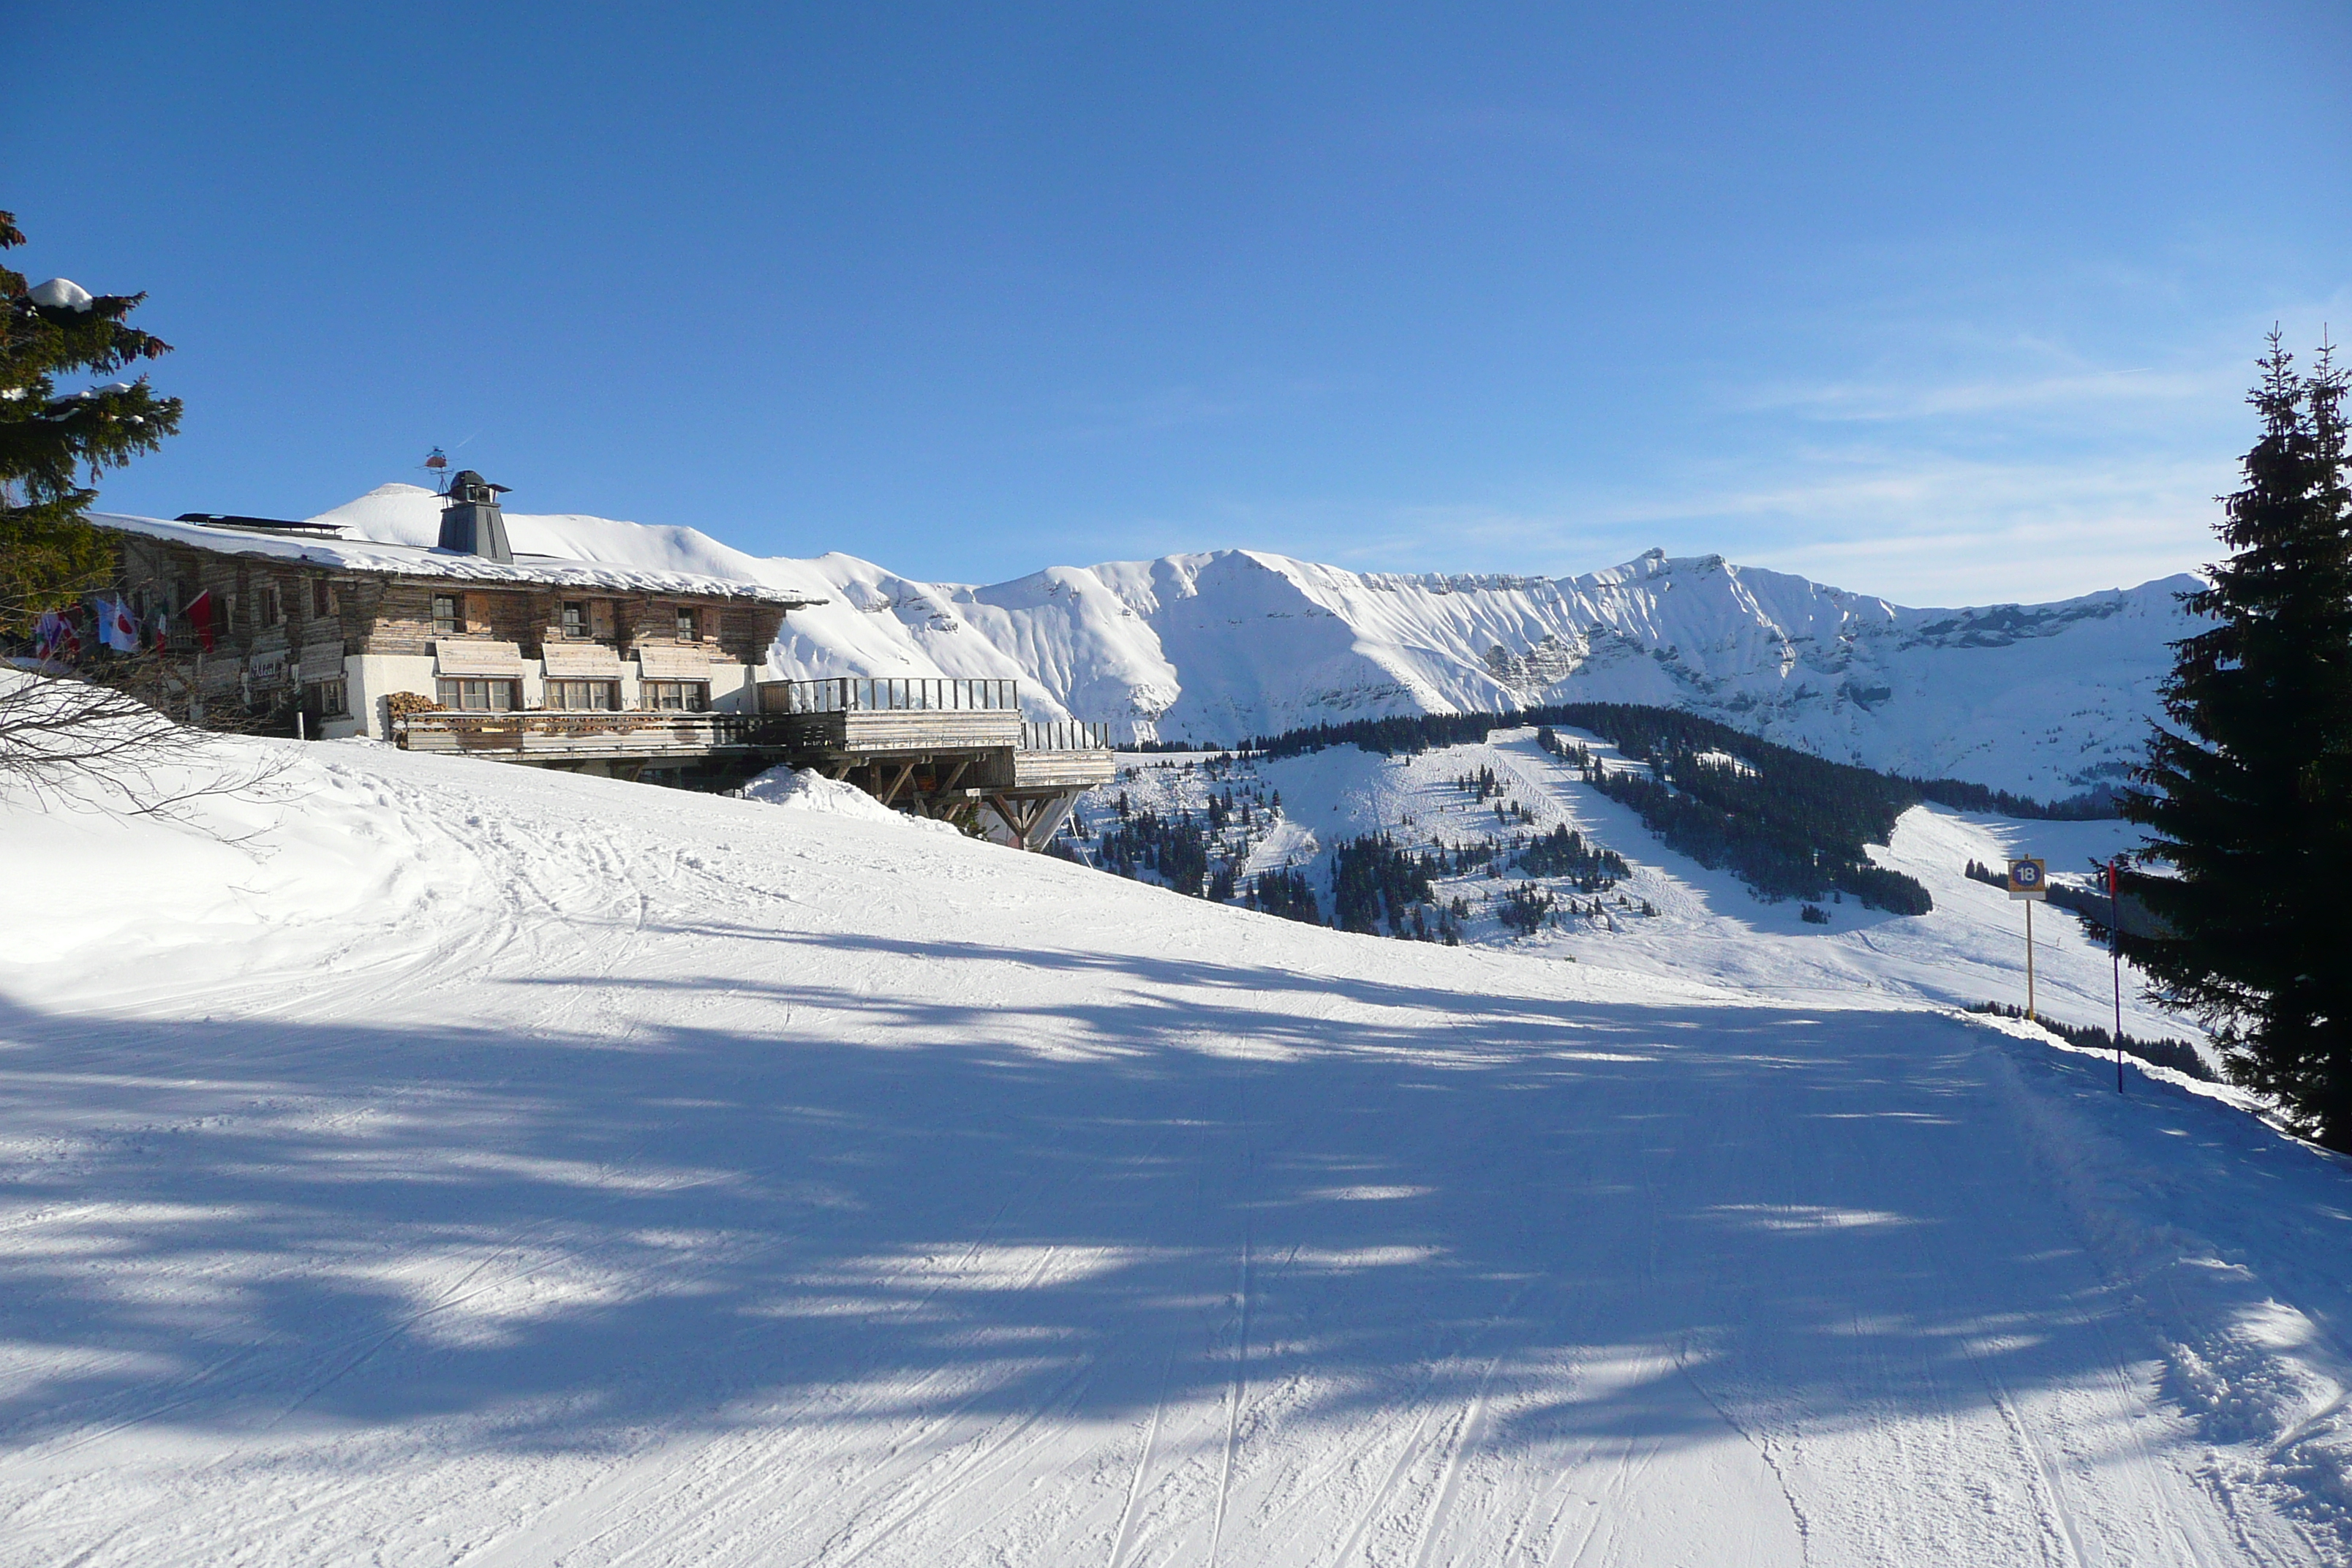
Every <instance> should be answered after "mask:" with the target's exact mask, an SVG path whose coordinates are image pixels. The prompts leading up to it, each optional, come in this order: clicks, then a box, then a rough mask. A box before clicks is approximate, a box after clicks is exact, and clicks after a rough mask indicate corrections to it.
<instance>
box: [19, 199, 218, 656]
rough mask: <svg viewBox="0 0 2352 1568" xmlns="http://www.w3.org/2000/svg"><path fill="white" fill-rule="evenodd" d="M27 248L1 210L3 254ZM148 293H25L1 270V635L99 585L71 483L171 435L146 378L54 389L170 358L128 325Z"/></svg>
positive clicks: (82, 499) (85, 499)
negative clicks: (64, 381) (65, 380)
mask: <svg viewBox="0 0 2352 1568" xmlns="http://www.w3.org/2000/svg"><path fill="white" fill-rule="evenodd" d="M24 243H25V236H24V232H23V231H22V230H21V229H19V228H18V227H17V226H16V216H15V215H14V214H12V213H6V212H0V249H5V248H13V247H17V246H21V245H23V244H24ZM146 297H147V296H146V295H144V294H92V293H90V292H89V290H88V289H83V288H81V287H80V286H79V284H76V283H73V282H70V281H68V280H67V279H62V278H53V279H49V280H48V281H47V282H46V283H42V284H39V285H37V286H32V287H28V286H27V285H26V281H25V277H24V275H23V274H22V273H20V272H15V271H11V270H10V269H9V268H5V267H0V300H5V304H6V310H7V326H6V329H5V332H6V336H5V342H0V633H7V632H18V633H21V632H23V631H25V630H26V628H27V627H28V626H29V625H30V624H31V622H32V621H33V620H35V619H36V618H37V617H38V616H40V615H41V614H42V613H43V612H44V611H47V610H52V609H56V608H58V606H60V605H67V604H70V603H71V602H72V601H73V600H74V599H75V598H76V597H77V596H79V595H83V594H87V593H89V592H90V591H91V590H92V589H94V588H97V587H99V586H101V585H103V584H105V582H106V581H107V578H108V574H109V569H110V564H111V551H110V547H109V546H108V544H107V542H106V541H105V539H104V538H103V536H102V535H100V533H99V531H97V530H96V529H93V528H91V527H90V526H89V524H88V523H87V522H85V521H82V519H83V514H84V513H86V512H87V511H88V510H89V505H90V503H91V502H92V501H93V500H97V499H98V493H97V492H96V491H95V490H92V489H87V488H84V487H83V486H82V485H81V484H80V483H79V482H78V481H79V479H80V478H81V477H82V476H84V475H94V474H96V473H97V472H98V471H99V470H100V469H103V468H119V467H121V465H122V464H124V463H126V462H128V461H129V460H130V459H131V458H133V457H135V456H137V455H138V454H140V453H142V452H152V451H154V450H155V449H156V448H157V447H161V446H162V445H163V438H164V437H167V436H170V435H172V434H173V432H174V431H176V430H177V429H178V428H179V425H180V400H179V399H178V398H176V397H158V396H156V395H155V394H154V392H153V390H152V389H151V388H150V387H149V386H148V384H147V382H146V379H145V378H144V377H142V378H140V379H139V380H137V381H131V382H122V381H117V382H110V383H107V384H104V385H100V386H92V387H84V388H81V389H79V390H77V391H72V392H66V393H59V392H58V388H57V378H58V376H60V375H69V374H76V373H79V374H89V375H115V374H121V372H123V371H125V370H128V369H129V368H131V366H132V365H134V364H136V363H138V362H140V361H142V360H152V359H154V358H157V357H158V356H160V355H163V354H166V353H170V352H171V347H172V345H171V344H169V343H167V342H163V340H162V339H161V338H158V337H155V336H154V335H152V333H148V332H143V331H140V330H139V329H138V328H136V327H133V326H131V325H130V323H129V321H128V317H129V316H130V314H131V311H133V310H137V309H138V308H139V305H140V303H141V301H142V300H145V299H146Z"/></svg>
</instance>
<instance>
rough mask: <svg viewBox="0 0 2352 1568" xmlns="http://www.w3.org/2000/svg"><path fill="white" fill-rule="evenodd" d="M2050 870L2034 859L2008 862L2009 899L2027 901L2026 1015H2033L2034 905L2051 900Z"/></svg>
mask: <svg viewBox="0 0 2352 1568" xmlns="http://www.w3.org/2000/svg"><path fill="white" fill-rule="evenodd" d="M2049 873H2050V868H2049V867H2048V866H2047V865H2046V864H2044V863H2043V862H2042V861H2040V860H2036V859H2033V858H2031V857H2029V858H2025V859H2021V860H2011V862H2010V863H2009V896H2010V897H2011V898H2012V899H2021V900H2024V901H2025V1016H2027V1017H2029V1018H2031V1017H2032V1016H2033V906H2034V905H2035V904H2038V903H2042V902H2043V901H2045V900H2048V898H2049V897H2050V875H2049Z"/></svg>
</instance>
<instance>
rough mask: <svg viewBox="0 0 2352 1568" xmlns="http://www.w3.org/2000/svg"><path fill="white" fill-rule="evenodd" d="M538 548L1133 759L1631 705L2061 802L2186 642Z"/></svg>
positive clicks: (2110, 770) (2074, 607) (1681, 593)
mask: <svg viewBox="0 0 2352 1568" xmlns="http://www.w3.org/2000/svg"><path fill="white" fill-rule="evenodd" d="M316 521H322V522H331V523H337V524H340V525H341V526H342V527H344V528H345V529H346V530H348V531H350V532H351V533H352V534H354V535H356V536H358V537H362V538H368V539H378V540H383V541H386V542H409V543H425V544H429V543H431V542H433V541H434V540H435V538H436V536H437V532H438V526H439V501H438V500H437V498H436V497H435V495H434V494H433V492H432V491H430V490H426V489H419V488H418V487H415V486H413V485H386V486H383V487H382V488H380V489H376V490H373V491H372V492H370V493H369V494H368V495H366V496H363V497H362V498H360V499H359V500H355V501H352V502H351V503H349V504H348V505H345V506H341V507H338V508H336V509H335V510H331V511H328V512H324V513H321V514H320V517H319V518H318V519H317V520H316ZM508 525H509V533H510V535H511V536H512V538H513V541H514V545H515V548H516V549H517V550H518V551H522V552H533V553H540V554H545V555H552V556H559V557H564V558H572V559H593V560H599V561H610V562H622V563H630V564H635V565H642V566H646V567H657V568H663V569H668V570H677V571H690V572H699V573H708V574H714V575H719V576H728V577H734V578H739V579H740V580H743V581H747V582H758V583H766V584H772V585H774V586H777V587H782V588H792V589H799V590H803V591H807V592H811V593H814V594H816V595H822V596H823V597H824V598H826V599H827V600H829V601H830V603H828V604H826V605H824V606H821V607H819V608H815V609H810V610H805V611H798V612H795V613H794V614H793V616H791V617H790V618H789V619H788V620H787V621H786V623H785V626H784V630H783V633H782V636H781V637H780V638H779V639H778V642H777V644H776V647H775V650H774V654H773V662H774V664H775V666H776V668H777V669H778V671H779V672H780V673H781V674H782V675H784V676H787V677H803V676H825V675H907V676H934V675H947V676H996V677H1013V678H1015V679H1019V680H1020V681H1021V682H1022V683H1023V691H1024V696H1025V702H1026V705H1027V706H1030V707H1032V708H1033V709H1034V710H1035V712H1034V716H1035V717H1039V718H1056V719H1058V718H1078V719H1087V720H1097V721H1110V722H1112V723H1113V724H1115V725H1118V726H1122V727H1123V728H1124V729H1125V730H1126V731H1127V732H1128V733H1130V734H1132V735H1133V737H1134V738H1135V739H1137V740H1154V739H1157V740H1181V741H1195V742H1227V743H1230V742H1236V741H1239V740H1241V739H1244V737H1247V736H1251V735H1260V734H1274V733H1278V732H1280V731H1285V730H1290V729H1296V728H1298V727H1301V726H1306V725H1313V724H1318V723H1325V722H1332V723H1337V722H1342V721H1347V720H1350V719H1363V718H1376V717H1381V716H1383V715H1388V714H1395V713H1417V712H1461V711H1486V710H1506V709H1511V708H1517V707H1521V706H1526V705H1530V704H1535V703H1543V702H1565V701H1619V702H1643V703H1654V704H1658V705H1661V706H1667V707H1675V708H1682V709H1686V710H1691V711H1693V712H1698V713H1703V714H1706V715H1707V716H1708V717H1711V718H1716V719H1720V720H1722V721H1726V722H1727V723H1731V724H1735V725H1738V727H1739V728H1741V729H1744V730H1748V731H1753V732H1755V733H1758V734H1760V735H1763V736H1765V737H1767V738H1768V739H1770V740H1773V741H1777V742H1781V743H1783V744H1789V745H1796V746H1801V747H1803V748H1805V749H1807V750H1809V751H1811V752H1817V753H1819V754H1821V755H1822V756H1827V757H1832V758H1835V759H1837V760H1840V761H1847V762H1854V763H1862V764H1864V765H1865V766H1869V767H1874V768H1881V769H1885V770H1887V771H1890V772H1895V773H1913V774H1919V775H1925V776H1931V777H1955V778H1963V779H1969V780H1973V781H1976V782H1978V783H1981V784H1988V785H1990V786H1992V787H1994V788H1999V789H2007V790H2012V791H2015V792H2017V793H2020V794H2025V795H2038V796H2043V797H2058V796H2064V795H2074V794H2076V793H2079V792H2081V791H2083V790H2085V789H2089V788H2092V787H2095V785H2097V784H2103V783H2113V782H2115V781H2116V780H2118V779H2120V778H2121V777H2122V776H2123V775H2124V773H2125V772H2126V769H2127V768H2128V767H2129V766H2130V765H2131V763H2132V762H2133V761H2134V760H2136V758H2137V753H2138V752H2139V750H2140V747H2141V743H2142V740H2143V737H2144V734H2145V731H2146V721H2147V719H2148V718H2149V717H2150V716H2152V715H2153V714H2154V713H2155V712H2156V710H2157V703H2156V686H2157V683H2158V681H2159V680H2160V679H2162V677H2163V675H2164V673H2165V671H2166V670H2167V669H2168V668H2169V667H2170V663H2171V659H2170V655H2169V652H2168V648H2167V647H2166V645H2167V644H2168V642H2170V641H2172V640H2174V639H2177V638H2179V637H2183V636H2186V635H2188V633H2189V631H2190V630H2191V629H2192V628H2191V624H2190V622H2189V618H2188V617H2187V616H2185V615H2184V613H2183V612H2182V610H2181V608H2180V605H2179V600H2178V595H2179V594H2181V593H2182V592H2184V591H2186V590H2189V589H2191V588H2194V587H2196V586H2199V584H2198V582H2197V580H2196V579H2194V578H2192V577H2189V576H2185V575H2182V576H2174V577H2168V578H2164V579H2161V580H2159V581H2157V582H2153V583H2147V584H2141V585H2139V586H2138V587H2136V588H2127V589H2119V590H2115V591H2111V592H2106V593H2100V594H2092V595H2084V596H2083V597H2080V598H2075V599H2066V600H2061V601H2058V602H2056V603H2053V604H2043V605H1995V606H1990V607H1979V608H1969V609H1957V610H1954V609H1914V608H1907V607H1905V606H1902V605H1895V604H1892V603H1890V602H1889V601H1887V600H1885V599H1881V598H1876V597H1873V596H1871V595H1864V594H1856V593H1852V592H1849V591H1847V590H1844V589H1841V588H1833V587H1829V586H1825V585H1823V584H1817V583H1813V582H1811V581H1809V580H1807V579H1805V578H1803V577H1798V576H1793V575H1790V574H1786V573H1780V572H1770V571H1765V570H1762V569H1759V568H1756V567H1745V566H1738V565H1734V564H1732V563H1728V562H1727V561H1725V560H1724V559H1723V558H1722V557H1721V556H1719V555H1707V556H1699V557H1684V558H1672V557H1668V556H1667V555H1666V554H1665V553H1664V552H1663V551H1652V552H1649V553H1647V554H1645V555H1643V556H1642V557H1640V558H1639V559H1637V560H1634V561H1631V562H1628V563H1624V564H1623V565H1621V566H1615V567H1611V568H1609V569H1607V570H1604V571H1600V572H1592V573H1587V574H1583V575H1581V576H1576V577H1560V578H1550V577H1539V576H1528V577H1519V576H1500V575H1476V576H1453V575H1444V574H1418V575H1403V574H1385V573H1360V572H1350V571H1347V570H1345V569H1343V568H1340V567H1337V566H1327V565H1320V564H1317V563H1312V562H1306V561H1297V560H1294V559H1292V558H1290V557H1288V556H1283V555H1276V554H1271V553H1268V552H1262V551H1249V550H1221V551H1212V552H1203V553H1198V554H1185V555H1170V556H1164V557H1162V558H1160V560H1157V561H1139V562H1113V563H1104V564H1100V565H1096V566H1089V567H1075V566H1053V567H1047V568H1046V569H1045V570H1044V571H1041V572H1036V573H1033V574H1030V575H1028V576H1025V577H1019V578H1015V579H1013V581H1011V582H1007V583H999V584H992V585H988V586H971V585H967V584H935V583H925V582H921V581H919V580H917V579H914V578H909V577H902V576H900V575H898V574H895V573H892V572H889V571H887V570H885V569H884V568H882V567H880V566H877V565H875V564H873V563H870V562H866V561H862V560H859V559H857V558H856V557H855V556H850V555H844V554H840V553H833V554H826V555H822V556H818V557H815V558H814V559H810V560H795V559H791V558H761V557H757V556H752V555H750V554H747V553H745V552H741V551H739V550H735V549H732V548H730V547H729V546H727V545H725V544H722V543H720V542H718V541H717V540H715V539H712V538H711V537H709V535H707V534H704V533H702V532H700V531H697V530H694V529H690V528H679V527H660V528H655V527H646V526H643V525H639V524H635V523H628V522H619V521H612V520H608V519H604V518H592V517H578V516H556V517H534V516H528V515H518V514H509V518H508Z"/></svg>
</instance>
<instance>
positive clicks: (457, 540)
mask: <svg viewBox="0 0 2352 1568" xmlns="http://www.w3.org/2000/svg"><path fill="white" fill-rule="evenodd" d="M506 491H507V487H506V486H504V485H494V484H492V483H490V481H489V480H488V479H484V478H482V476H481V475H479V474H478V473H476V472H474V470H473V469H471V468H464V469H460V470H459V471H458V474H457V478H456V479H451V480H450V481H449V494H448V498H447V500H446V501H445V502H444V503H443V505H442V508H441V548H442V549H444V550H454V551H456V552H457V553H459V554H460V555H479V556H481V557H482V558H483V559H484V560H487V561H512V560H513V559H514V549H513V547H512V546H510V545H509V544H508V543H507V520H506V514H505V513H503V512H501V511H500V510H499V497H500V496H502V495H504V494H506Z"/></svg>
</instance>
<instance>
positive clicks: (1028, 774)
mask: <svg viewBox="0 0 2352 1568" xmlns="http://www.w3.org/2000/svg"><path fill="white" fill-rule="evenodd" d="M1117 777H1118V757H1117V756H1116V755H1114V754H1113V753H1112V752H1111V749H1110V726H1109V725H1108V724H1090V723H1087V722H1085V721H1081V720H1076V719H1068V720H1063V721H1060V722H1057V723H1051V724H1024V725H1022V726H1021V743H1020V745H1019V746H1018V747H1017V748H1016V749H1015V750H1014V752H1013V788H1014V789H1018V790H1032V789H1056V790H1059V789H1091V788H1093V787H1094V786H1095V785H1097V784H1108V783H1110V782H1111V780H1113V779H1114V778H1117Z"/></svg>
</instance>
